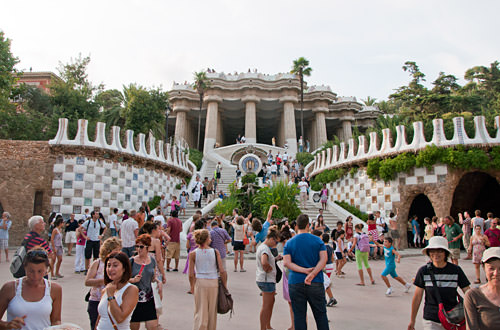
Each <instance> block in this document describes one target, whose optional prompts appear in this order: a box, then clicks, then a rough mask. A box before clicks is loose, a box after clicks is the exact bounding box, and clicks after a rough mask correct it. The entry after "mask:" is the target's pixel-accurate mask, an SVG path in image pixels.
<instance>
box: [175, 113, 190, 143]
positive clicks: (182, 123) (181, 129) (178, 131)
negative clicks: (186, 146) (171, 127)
mask: <svg viewBox="0 0 500 330" xmlns="http://www.w3.org/2000/svg"><path fill="white" fill-rule="evenodd" d="M187 111H189V109H188V108H186V107H174V113H175V137H174V138H175V140H185V141H189V138H188V135H187V134H188V131H189V128H188V127H187V125H188V122H187Z"/></svg>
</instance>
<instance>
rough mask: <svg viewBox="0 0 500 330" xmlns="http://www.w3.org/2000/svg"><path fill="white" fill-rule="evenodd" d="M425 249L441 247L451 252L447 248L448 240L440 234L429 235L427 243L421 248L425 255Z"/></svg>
mask: <svg viewBox="0 0 500 330" xmlns="http://www.w3.org/2000/svg"><path fill="white" fill-rule="evenodd" d="M427 249H443V250H445V251H448V253H450V254H451V251H450V249H448V240H447V239H446V238H444V237H442V236H433V237H431V239H430V240H429V245H427V246H426V247H425V248H423V249H422V254H425V255H427Z"/></svg>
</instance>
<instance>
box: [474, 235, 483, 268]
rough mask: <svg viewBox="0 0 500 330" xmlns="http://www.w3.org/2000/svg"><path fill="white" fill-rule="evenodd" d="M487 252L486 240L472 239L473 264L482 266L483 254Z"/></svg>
mask: <svg viewBox="0 0 500 330" xmlns="http://www.w3.org/2000/svg"><path fill="white" fill-rule="evenodd" d="M484 250H486V247H485V246H484V240H483V239H482V238H480V237H474V238H473V239H472V263H473V264H480V263H481V258H482V257H483V252H484Z"/></svg>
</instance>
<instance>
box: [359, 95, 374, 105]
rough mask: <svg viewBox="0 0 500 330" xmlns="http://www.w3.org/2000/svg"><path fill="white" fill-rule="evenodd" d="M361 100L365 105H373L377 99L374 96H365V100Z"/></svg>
mask: <svg viewBox="0 0 500 330" xmlns="http://www.w3.org/2000/svg"><path fill="white" fill-rule="evenodd" d="M361 101H363V103H364V104H365V105H366V106H371V105H375V102H376V101H377V99H376V98H374V97H371V96H367V97H366V99H365V100H363V99H362V100H361Z"/></svg>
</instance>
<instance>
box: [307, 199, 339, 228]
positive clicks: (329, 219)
mask: <svg viewBox="0 0 500 330" xmlns="http://www.w3.org/2000/svg"><path fill="white" fill-rule="evenodd" d="M299 206H300V204H299ZM306 207H307V209H305V210H303V209H301V211H302V212H303V213H305V214H307V215H308V216H309V218H310V219H312V221H316V216H317V215H318V214H319V209H320V208H321V203H314V202H313V201H311V200H310V199H309V200H308V201H307V204H306ZM323 219H324V220H325V224H326V225H327V226H328V227H329V228H330V230H333V229H335V228H336V227H337V222H338V221H342V222H344V223H345V218H343V217H342V216H341V215H339V214H336V213H335V212H334V211H333V210H331V209H328V208H327V209H326V210H324V211H323Z"/></svg>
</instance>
